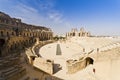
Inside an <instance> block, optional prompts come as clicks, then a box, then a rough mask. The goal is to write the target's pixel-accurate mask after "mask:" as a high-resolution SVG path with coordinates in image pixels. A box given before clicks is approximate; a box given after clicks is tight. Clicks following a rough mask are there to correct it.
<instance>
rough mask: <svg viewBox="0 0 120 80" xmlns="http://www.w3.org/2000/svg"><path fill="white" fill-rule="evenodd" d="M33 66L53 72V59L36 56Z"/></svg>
mask: <svg viewBox="0 0 120 80" xmlns="http://www.w3.org/2000/svg"><path fill="white" fill-rule="evenodd" d="M33 66H34V67H36V68H37V69H40V70H42V71H44V72H46V73H48V74H53V61H51V60H46V59H43V58H40V57H38V58H35V60H34V62H33Z"/></svg>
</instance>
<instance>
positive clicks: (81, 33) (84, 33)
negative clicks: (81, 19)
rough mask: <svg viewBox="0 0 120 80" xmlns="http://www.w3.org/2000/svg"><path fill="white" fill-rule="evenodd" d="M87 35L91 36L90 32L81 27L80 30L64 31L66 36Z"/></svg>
mask: <svg viewBox="0 0 120 80" xmlns="http://www.w3.org/2000/svg"><path fill="white" fill-rule="evenodd" d="M75 36H76V37H89V36H91V34H90V32H87V31H85V30H84V28H81V29H80V31H78V30H77V29H72V30H71V31H70V32H68V33H66V37H75Z"/></svg>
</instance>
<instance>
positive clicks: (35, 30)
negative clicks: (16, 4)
mask: <svg viewBox="0 0 120 80" xmlns="http://www.w3.org/2000/svg"><path fill="white" fill-rule="evenodd" d="M119 62H120V37H102V36H101V37H95V36H94V37H93V36H91V34H90V32H87V31H85V30H84V28H81V29H80V31H78V30H77V29H72V31H71V32H68V33H67V34H66V38H65V40H58V41H55V40H53V32H52V30H51V29H50V28H47V27H43V26H35V25H30V24H26V23H23V22H22V21H21V20H20V19H16V18H11V17H10V16H9V15H7V14H5V13H3V12H0V80H119V79H120V78H119V74H120V69H119V67H120V64H119Z"/></svg>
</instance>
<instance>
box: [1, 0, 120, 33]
mask: <svg viewBox="0 0 120 80" xmlns="http://www.w3.org/2000/svg"><path fill="white" fill-rule="evenodd" d="M0 11H2V12H5V13H7V14H9V15H10V16H11V17H16V18H20V19H22V21H23V22H26V23H29V24H34V25H42V26H46V27H50V28H51V29H52V30H53V32H54V33H56V34H63V33H66V32H68V31H70V30H71V28H78V29H80V28H81V27H84V28H85V29H86V30H88V31H90V32H91V33H92V34H94V35H120V0H0Z"/></svg>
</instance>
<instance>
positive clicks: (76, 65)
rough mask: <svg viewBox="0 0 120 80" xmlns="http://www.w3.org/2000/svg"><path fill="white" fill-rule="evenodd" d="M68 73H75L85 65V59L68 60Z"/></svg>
mask: <svg viewBox="0 0 120 80" xmlns="http://www.w3.org/2000/svg"><path fill="white" fill-rule="evenodd" d="M66 65H67V69H68V71H67V72H68V73H69V74H72V73H75V72H77V71H79V70H81V69H83V68H85V67H86V60H84V59H83V60H68V61H67V62H66Z"/></svg>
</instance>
